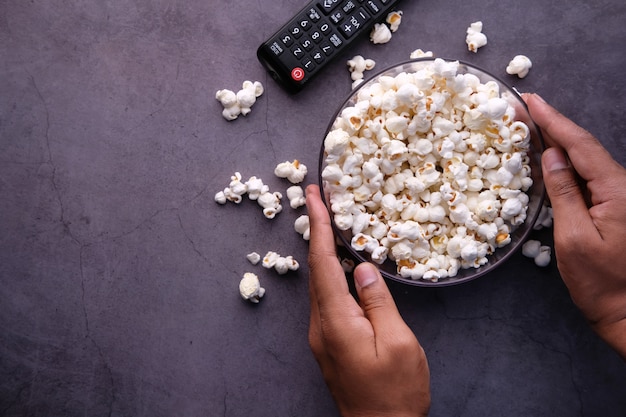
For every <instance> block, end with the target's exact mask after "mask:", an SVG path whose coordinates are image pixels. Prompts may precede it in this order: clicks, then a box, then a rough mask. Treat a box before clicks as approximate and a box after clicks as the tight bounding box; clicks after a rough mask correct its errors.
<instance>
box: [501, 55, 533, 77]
mask: <svg viewBox="0 0 626 417" xmlns="http://www.w3.org/2000/svg"><path fill="white" fill-rule="evenodd" d="M532 66H533V63H532V62H531V60H530V58H528V57H527V56H525V55H516V56H515V57H514V58H513V59H512V60H511V61H510V62H509V65H508V66H507V67H506V72H507V74H510V75H517V76H518V77H519V78H524V77H526V76H527V75H528V72H529V71H530V69H531V68H532Z"/></svg>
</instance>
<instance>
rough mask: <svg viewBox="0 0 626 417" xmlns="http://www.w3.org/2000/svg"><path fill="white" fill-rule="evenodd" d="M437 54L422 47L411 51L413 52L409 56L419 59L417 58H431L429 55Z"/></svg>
mask: <svg viewBox="0 0 626 417" xmlns="http://www.w3.org/2000/svg"><path fill="white" fill-rule="evenodd" d="M433 56H435V55H434V54H433V51H426V52H424V51H422V50H421V49H416V50H414V51H413V52H411V54H410V55H409V58H411V59H417V58H429V57H433Z"/></svg>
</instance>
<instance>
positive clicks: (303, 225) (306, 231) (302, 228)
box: [293, 214, 311, 240]
mask: <svg viewBox="0 0 626 417" xmlns="http://www.w3.org/2000/svg"><path fill="white" fill-rule="evenodd" d="M293 227H294V229H295V230H296V232H298V233H300V234H301V235H302V238H303V239H304V240H309V239H310V238H311V223H310V222H309V216H308V215H306V214H303V215H302V216H300V217H298V218H297V219H296V221H295V222H294V224H293Z"/></svg>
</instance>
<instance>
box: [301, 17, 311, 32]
mask: <svg viewBox="0 0 626 417" xmlns="http://www.w3.org/2000/svg"><path fill="white" fill-rule="evenodd" d="M298 25H300V27H301V28H302V29H303V30H304V31H305V32H306V31H307V30H309V29H311V26H312V25H311V22H309V20H308V19H302V20H300V22H299V23H298Z"/></svg>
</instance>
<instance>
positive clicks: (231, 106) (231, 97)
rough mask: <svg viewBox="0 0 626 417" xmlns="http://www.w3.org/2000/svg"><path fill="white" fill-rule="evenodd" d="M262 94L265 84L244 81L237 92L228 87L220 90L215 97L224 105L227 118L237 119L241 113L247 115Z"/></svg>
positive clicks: (224, 114) (223, 114)
mask: <svg viewBox="0 0 626 417" xmlns="http://www.w3.org/2000/svg"><path fill="white" fill-rule="evenodd" d="M262 94H263V84H261V83H260V82H259V81H254V82H252V81H244V82H243V84H242V88H241V90H239V91H238V92H237V93H235V92H234V91H232V90H228V89H223V90H218V91H217V92H216V93H215V99H216V100H218V101H219V102H220V103H221V104H222V106H224V110H223V111H222V116H223V117H224V118H225V119H226V120H235V119H236V118H237V117H239V115H240V114H241V115H244V116H246V115H247V114H248V113H250V111H251V108H252V105H253V104H254V103H255V102H256V99H257V98H258V97H259V96H261V95H262Z"/></svg>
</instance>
